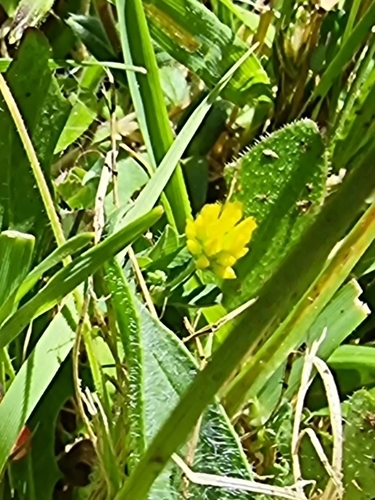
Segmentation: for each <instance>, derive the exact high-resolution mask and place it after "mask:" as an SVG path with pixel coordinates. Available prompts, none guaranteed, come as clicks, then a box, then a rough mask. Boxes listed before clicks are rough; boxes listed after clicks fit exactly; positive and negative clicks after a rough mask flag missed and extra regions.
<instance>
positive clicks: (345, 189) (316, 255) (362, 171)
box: [122, 146, 375, 500]
mask: <svg viewBox="0 0 375 500" xmlns="http://www.w3.org/2000/svg"><path fill="white" fill-rule="evenodd" d="M374 155H375V146H373V147H372V149H371V150H370V151H368V154H367V155H366V157H365V158H363V159H362V160H361V162H360V163H359V164H358V165H357V166H356V168H355V169H353V170H352V171H351V173H350V174H349V175H348V177H347V178H346V180H345V182H343V184H342V185H341V186H340V188H339V189H338V190H337V191H336V193H335V195H332V196H331V197H330V199H329V200H327V203H326V204H325V205H324V206H323V208H322V209H321V211H320V212H319V214H318V215H317V217H316V219H315V221H314V222H313V224H312V225H311V226H310V227H309V228H307V230H306V231H305V232H304V233H303V235H302V237H301V239H300V241H299V242H298V244H297V245H296V246H295V247H294V248H293V249H292V250H291V251H290V252H289V253H288V255H287V256H286V258H285V259H284V261H283V263H282V265H281V266H280V267H279V268H278V269H277V270H276V271H275V272H274V274H273V275H272V277H271V278H270V279H269V280H268V281H267V282H266V283H265V284H264V285H263V287H262V289H261V290H260V291H259V296H258V298H257V300H256V301H255V303H254V304H253V305H252V306H251V307H249V308H248V309H247V310H246V311H245V312H244V313H243V314H242V316H241V318H240V321H238V323H237V325H236V327H235V328H234V329H233V330H232V331H231V333H230V334H229V335H228V337H227V338H226V339H225V341H224V342H223V344H222V345H221V346H220V347H219V348H218V350H217V351H216V352H215V353H214V354H213V356H212V358H211V360H210V362H209V363H208V364H207V365H206V367H205V368H204V369H203V370H202V371H200V372H199V373H198V374H197V376H196V377H195V379H194V380H193V382H192V383H191V384H190V385H189V387H188V388H187V390H186V391H185V393H184V394H183V396H182V397H181V399H180V401H179V403H178V404H177V406H176V407H175V408H174V410H173V411H172V413H171V414H170V416H169V417H168V418H167V420H166V421H165V422H164V424H163V426H162V427H161V429H160V430H159V432H158V433H157V435H156V436H155V438H154V439H153V441H152V443H151V444H150V446H149V447H148V449H147V451H146V454H145V456H144V457H143V458H142V460H141V461H140V462H139V464H138V465H137V467H136V469H135V470H134V472H133V473H132V474H131V476H130V477H129V479H128V480H127V482H126V483H125V485H124V489H123V491H122V494H123V496H124V498H125V497H126V495H129V496H130V497H131V498H136V499H137V500H144V499H145V498H147V494H148V492H149V490H150V488H151V485H152V483H153V482H154V480H155V477H157V475H158V474H160V473H161V471H162V470H163V468H164V467H165V466H166V464H167V462H168V461H169V459H170V456H171V454H172V453H173V452H174V451H175V450H176V449H177V448H178V447H179V446H181V444H182V443H183V442H184V441H185V440H186V439H187V436H188V434H189V433H190V432H191V430H192V429H193V427H194V425H195V424H196V422H197V420H198V418H199V416H200V415H201V413H202V412H203V410H204V409H205V408H206V406H207V405H208V404H209V403H210V402H211V401H212V399H213V397H214V395H215V394H216V393H217V392H218V391H219V389H220V388H221V387H222V386H223V384H224V383H225V382H226V380H227V379H228V378H229V377H230V376H231V375H232V373H233V371H235V370H236V369H237V367H238V365H239V364H240V363H241V362H243V361H244V360H245V359H246V358H247V357H248V355H249V351H251V350H253V349H254V348H255V347H256V346H259V345H260V344H262V342H263V341H264V339H265V338H267V337H269V336H270V335H271V334H272V332H274V331H275V330H276V328H277V327H278V326H279V325H280V323H281V322H282V321H283V320H285V318H286V317H287V315H288V314H289V313H290V311H291V310H292V309H293V307H294V305H295V304H296V303H297V302H298V301H299V300H300V299H301V298H302V296H303V295H304V293H305V292H306V291H307V289H308V288H309V286H310V285H311V284H312V282H313V281H314V280H315V279H316V277H317V276H318V275H319V274H320V272H321V270H322V269H323V267H324V265H325V262H326V259H327V257H328V255H329V253H330V252H331V251H332V248H333V247H334V245H335V244H337V242H338V241H339V240H340V239H341V238H342V237H343V236H344V234H345V232H346V231H347V229H348V227H349V226H350V225H351V224H353V222H354V220H355V219H356V217H357V215H358V214H359V213H360V212H361V210H362V207H363V203H364V201H365V200H366V198H367V197H368V196H369V194H370V193H371V192H372V191H373V189H374V188H375V169H374V166H373V158H374ZM348 200H350V204H349V203H348Z"/></svg>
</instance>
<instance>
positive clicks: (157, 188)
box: [123, 49, 253, 224]
mask: <svg viewBox="0 0 375 500" xmlns="http://www.w3.org/2000/svg"><path fill="white" fill-rule="evenodd" d="M252 51H253V49H249V50H248V51H247V52H246V54H244V55H243V56H242V57H241V58H240V59H239V60H238V61H237V62H236V63H235V64H234V65H233V66H232V67H231V68H230V70H229V71H228V72H227V73H226V74H225V75H224V76H223V78H222V79H221V80H220V81H219V83H218V84H217V85H216V86H215V88H214V89H213V90H211V92H210V93H209V94H208V95H207V97H205V99H204V100H203V101H202V102H201V104H200V105H199V106H198V107H197V108H196V109H195V110H194V112H193V113H192V114H191V116H190V118H189V119H188V121H187V122H186V123H185V125H184V127H183V129H182V130H181V132H180V133H179V134H178V136H177V137H176V139H175V141H174V143H173V145H172V146H171V147H170V149H169V150H168V153H167V154H166V155H165V157H164V159H163V161H162V162H161V164H160V165H159V167H158V168H157V170H156V172H155V173H154V174H153V175H152V177H151V179H150V181H149V182H148V183H147V185H146V187H145V188H144V189H143V191H142V192H141V194H140V195H139V197H138V198H137V200H136V202H135V206H134V208H133V209H132V210H131V211H130V212H129V213H128V214H127V215H126V216H125V218H124V221H123V224H125V223H128V222H130V221H132V220H134V218H136V217H140V216H141V215H143V214H145V213H146V212H148V211H149V210H151V208H152V207H153V206H154V205H155V203H156V202H157V200H158V199H159V197H160V195H161V193H162V192H163V189H164V187H165V186H166V185H167V183H168V181H169V179H170V177H171V175H172V174H173V172H174V169H175V168H176V165H177V163H178V161H179V160H180V158H181V156H182V155H183V153H184V151H185V149H186V148H187V146H188V144H189V142H190V141H191V139H192V138H193V137H194V134H195V133H196V131H197V130H198V128H199V126H200V124H201V123H202V121H203V119H204V117H205V116H206V115H207V113H208V111H209V110H210V108H211V106H212V104H213V102H214V101H215V99H216V98H217V97H218V96H219V94H220V92H221V91H222V90H223V89H224V88H225V86H226V85H227V84H228V82H229V81H230V79H231V77H232V75H233V74H234V73H235V72H236V71H237V69H238V68H239V67H240V66H241V65H242V64H243V63H244V62H245V61H246V59H247V58H248V57H249V55H250V54H251V53H252Z"/></svg>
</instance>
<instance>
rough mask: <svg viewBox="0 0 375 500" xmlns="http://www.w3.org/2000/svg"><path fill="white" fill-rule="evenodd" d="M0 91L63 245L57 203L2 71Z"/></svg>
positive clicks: (56, 236)
mask: <svg viewBox="0 0 375 500" xmlns="http://www.w3.org/2000/svg"><path fill="white" fill-rule="evenodd" d="M0 91H1V93H2V94H3V97H4V100H5V103H6V105H7V106H8V108H9V112H10V114H11V116H12V118H13V121H14V124H15V126H16V128H17V130H18V133H19V135H20V138H21V141H22V144H23V147H24V148H25V151H26V155H27V157H28V159H29V161H30V165H31V168H32V171H33V174H34V176H35V180H36V183H37V185H38V189H39V192H40V195H41V197H42V200H43V203H44V206H45V208H46V212H47V216H48V218H49V221H50V223H51V227H52V231H53V234H54V236H55V239H56V242H57V245H58V246H61V245H63V244H64V243H65V236H64V233H63V230H62V227H61V225H60V221H59V218H58V216H57V213H56V210H55V205H54V203H53V200H52V196H51V193H50V192H49V189H48V186H47V182H46V180H45V178H44V175H43V171H42V168H41V166H40V163H39V160H38V157H37V155H36V153H35V149H34V146H33V144H32V142H31V139H30V136H29V134H28V132H27V129H26V125H25V122H24V121H23V118H22V116H21V113H20V111H19V109H18V106H17V103H16V101H15V100H14V97H13V95H12V93H11V91H10V89H9V87H8V84H7V82H6V81H5V78H4V77H3V75H2V74H1V73H0ZM70 260H71V259H70V257H66V258H65V259H64V264H67V263H69V262H70Z"/></svg>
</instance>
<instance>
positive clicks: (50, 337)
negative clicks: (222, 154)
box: [0, 304, 76, 474]
mask: <svg viewBox="0 0 375 500" xmlns="http://www.w3.org/2000/svg"><path fill="white" fill-rule="evenodd" d="M71 305H72V310H73V309H74V305H73V304H71ZM75 329H76V319H74V318H73V316H72V313H71V309H70V307H68V306H65V307H64V308H63V309H62V310H61V311H60V312H59V313H58V314H57V315H56V316H55V318H54V319H53V320H52V321H51V323H50V324H49V326H48V327H47V329H46V330H45V332H44V333H43V335H42V337H41V338H40V340H39V341H38V343H37V345H36V347H35V349H34V351H33V352H32V353H31V355H30V356H29V357H28V359H27V361H26V362H25V363H24V364H23V365H22V367H21V369H20V371H19V372H18V373H17V375H16V378H15V379H14V381H13V383H12V384H11V386H10V388H9V390H8V391H7V392H6V394H5V396H4V399H3V400H2V402H1V405H0V474H1V472H2V471H3V469H4V466H5V464H6V462H7V460H8V457H9V453H10V451H11V449H12V446H13V445H14V443H15V441H16V439H17V436H18V434H19V433H20V431H21V429H22V427H23V426H24V424H25V422H26V420H27V419H28V418H29V416H30V415H31V412H32V411H33V409H34V408H35V406H36V405H37V403H38V402H39V400H40V398H41V397H42V396H43V394H44V392H45V391H46V389H47V387H48V385H49V384H50V382H51V381H52V379H53V377H54V376H55V375H56V373H57V371H58V369H59V368H60V366H61V364H62V362H63V361H64V359H65V358H66V356H67V355H68V354H69V352H70V350H71V348H72V346H73V343H74V339H75ZM56 333H58V335H56Z"/></svg>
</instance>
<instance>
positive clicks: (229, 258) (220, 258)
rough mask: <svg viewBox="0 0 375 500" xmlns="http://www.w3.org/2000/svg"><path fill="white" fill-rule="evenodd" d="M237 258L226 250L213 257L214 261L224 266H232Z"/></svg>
mask: <svg viewBox="0 0 375 500" xmlns="http://www.w3.org/2000/svg"><path fill="white" fill-rule="evenodd" d="M236 260H237V258H236V257H234V256H233V255H231V254H229V253H228V252H220V253H219V255H217V256H216V257H215V261H216V262H217V263H218V264H220V265H221V266H224V267H232V266H233V265H234V264H235V263H236Z"/></svg>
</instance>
